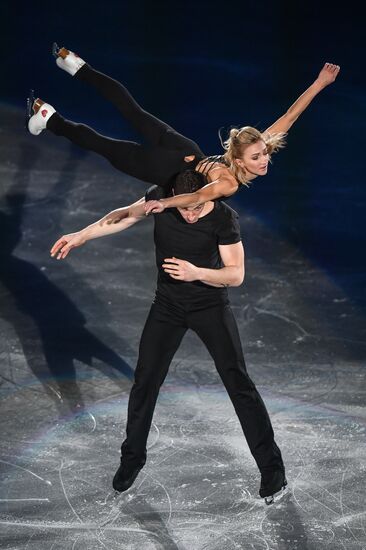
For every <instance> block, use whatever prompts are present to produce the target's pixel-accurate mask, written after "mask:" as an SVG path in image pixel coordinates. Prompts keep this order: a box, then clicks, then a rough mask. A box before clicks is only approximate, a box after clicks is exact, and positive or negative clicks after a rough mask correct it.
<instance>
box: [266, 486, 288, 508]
mask: <svg viewBox="0 0 366 550" xmlns="http://www.w3.org/2000/svg"><path fill="white" fill-rule="evenodd" d="M287 493H288V485H287V484H286V485H284V486H283V487H282V488H281V489H280V490H279V491H277V493H274V494H273V495H270V496H268V497H264V502H265V503H266V505H267V506H270V505H271V504H275V503H277V502H279V501H280V500H281V499H282V498H283V497H284V496H285V495H286V494H287Z"/></svg>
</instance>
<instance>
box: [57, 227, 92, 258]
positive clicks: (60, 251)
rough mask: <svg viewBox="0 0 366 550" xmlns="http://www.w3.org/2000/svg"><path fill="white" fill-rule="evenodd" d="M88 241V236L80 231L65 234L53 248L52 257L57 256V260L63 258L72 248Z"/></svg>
mask: <svg viewBox="0 0 366 550" xmlns="http://www.w3.org/2000/svg"><path fill="white" fill-rule="evenodd" d="M86 241H87V239H86V237H85V236H84V235H82V234H81V232H80V231H78V232H77V233H70V234H69V235H63V236H62V237H61V238H60V239H58V241H56V242H55V244H54V245H53V247H52V248H51V256H52V258H53V257H54V256H56V259H57V260H63V259H64V258H66V256H67V255H68V253H69V252H70V250H71V249H72V248H76V247H77V246H81V245H82V244H84V243H85V242H86Z"/></svg>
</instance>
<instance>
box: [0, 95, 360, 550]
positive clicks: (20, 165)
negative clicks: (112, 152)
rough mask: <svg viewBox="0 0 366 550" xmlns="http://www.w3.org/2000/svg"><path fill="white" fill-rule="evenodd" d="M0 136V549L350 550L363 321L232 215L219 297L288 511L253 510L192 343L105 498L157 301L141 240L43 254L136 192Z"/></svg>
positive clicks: (47, 149)
mask: <svg viewBox="0 0 366 550" xmlns="http://www.w3.org/2000/svg"><path fill="white" fill-rule="evenodd" d="M1 116H2V120H3V121H4V124H3V126H2V130H1V134H0V155H1V159H0V160H1V167H0V170H1V195H0V221H1V252H0V255H1V260H0V302H1V308H0V313H1V318H0V333H1V340H0V341H1V349H0V352H1V386H0V407H1V414H0V429H1V438H0V468H1V481H0V487H1V492H0V526H1V527H0V546H1V548H4V550H5V549H7V550H13V549H14V550H15V549H20V548H21V549H24V550H46V549H48V550H96V549H98V550H99V549H108V550H117V549H120V548H124V549H125V548H126V549H131V550H135V549H136V550H137V549H139V550H140V549H143V550H153V549H154V550H155V549H164V550H178V549H179V550H203V549H207V550H222V549H225V550H234V549H244V550H247V549H248V550H249V549H250V550H280V549H281V550H284V549H286V550H325V549H329V548H331V549H332V550H341V549H344V550H364V549H365V548H366V531H365V527H366V523H365V520H366V517H365V508H366V506H365V504H366V501H365V500H366V499H365V485H366V484H365V481H366V464H365V456H366V444H365V416H366V413H365V376H364V367H365V347H366V346H365V323H364V317H363V314H362V311H361V310H360V309H359V307H358V305H357V301H356V300H354V299H350V297H349V296H348V295H347V294H346V293H345V291H344V289H343V288H342V287H341V286H340V285H338V284H337V282H336V279H335V278H332V277H330V276H329V274H328V273H327V272H326V271H324V270H322V269H321V268H320V267H319V266H317V265H315V264H312V263H311V262H310V261H309V259H307V258H306V257H304V256H303V255H302V253H301V252H300V251H299V250H298V249H296V248H295V247H294V246H293V245H291V244H290V243H288V242H286V240H284V239H283V238H281V236H280V235H276V234H274V233H273V232H272V231H270V229H269V228H268V227H267V226H266V225H265V224H264V223H263V221H261V220H260V219H258V218H256V217H255V216H253V215H248V214H247V213H246V212H245V209H244V208H241V209H240V212H239V213H240V216H241V226H242V232H243V240H244V243H245V248H246V255H247V258H246V268H247V275H246V280H245V283H244V284H243V285H242V286H241V287H240V288H235V289H232V290H231V291H230V296H231V302H232V307H233V310H234V313H235V316H236V319H237V322H238V325H239V331H240V335H241V339H242V343H243V348H244V353H245V358H246V363H247V368H248V371H249V373H250V375H251V377H252V378H253V380H254V381H255V383H256V384H257V387H258V389H259V391H260V393H261V395H262V396H263V399H264V401H265V403H266V405H267V408H268V410H269V413H270V416H271V419H272V422H273V426H274V430H275V435H276V440H277V442H278V444H279V445H280V447H281V449H282V453H283V457H284V460H285V465H286V469H287V477H288V482H289V487H290V490H289V493H288V495H287V496H286V497H284V499H283V500H282V501H281V502H280V503H278V504H276V505H273V506H269V507H266V506H265V505H264V504H263V502H262V501H261V499H260V498H259V496H258V489H259V482H260V477H259V474H258V471H257V468H256V465H255V463H254V460H253V459H252V457H251V455H250V453H249V450H248V448H247V445H246V442H245V439H244V437H243V435H242V432H241V429H240V425H239V422H238V420H237V418H236V416H235V413H234V409H233V407H232V405H231V403H230V401H229V398H228V397H227V395H226V392H225V390H224V388H223V386H222V384H221V382H220V380H219V377H218V375H217V373H216V371H215V368H214V365H213V363H212V360H211V358H210V356H209V354H208V352H207V351H206V349H205V348H204V346H203V344H202V343H201V342H200V340H199V339H198V338H197V336H196V335H195V334H193V333H191V332H190V333H188V334H187V335H186V337H185V339H184V342H183V344H182V346H181V347H180V349H179V351H178V353H177V355H176V356H175V358H174V361H173V363H172V365H171V369H170V372H169V375H168V378H167V380H166V382H165V385H164V387H163V389H162V391H161V394H160V397H159V401H158V406H157V409H156V414H155V416H154V423H153V427H152V430H151V433H150V438H149V448H148V460H147V464H146V467H145V468H144V469H143V470H142V471H141V473H140V474H139V476H138V478H137V480H136V482H135V484H134V486H133V487H132V488H131V490H130V491H129V492H127V493H125V494H121V495H118V494H115V493H114V491H113V490H112V487H111V481H112V477H113V474H114V472H115V470H116V468H117V467H118V462H119V447H120V444H121V441H122V439H123V437H124V426H125V420H126V412H127V401H128V394H129V389H130V387H131V381H132V378H133V372H134V368H135V364H136V358H137V350H138V342H139V338H140V334H141V331H142V328H143V324H144V320H145V318H146V315H147V312H148V310H149V306H150V303H151V301H152V298H153V293H154V288H155V277H156V268H155V264H154V250H153V238H152V229H153V221H152V219H151V218H148V219H146V220H143V221H142V222H140V223H139V224H137V225H136V226H134V227H133V228H131V229H129V230H128V231H126V232H125V233H121V234H117V235H114V236H112V237H107V238H104V239H97V240H95V241H93V242H90V243H88V244H87V245H85V247H83V248H80V249H78V250H74V251H72V252H71V254H70V256H69V258H68V259H67V260H65V261H63V262H57V261H56V260H54V259H52V258H50V255H49V249H50V247H51V245H52V244H53V242H54V241H55V240H56V239H57V238H58V237H59V236H61V235H62V234H63V233H69V232H72V231H75V230H78V229H80V228H82V227H84V226H85V225H87V224H89V223H91V222H93V221H95V220H96V219H98V218H100V217H101V216H102V215H104V214H105V213H106V212H108V211H109V210H112V209H113V208H116V207H118V206H122V205H126V204H129V203H130V202H132V201H133V200H135V199H137V198H139V197H140V196H143V194H144V190H145V189H146V187H147V185H145V184H143V183H141V182H137V181H135V180H132V178H128V177H125V176H124V175H123V174H120V173H118V172H116V171H115V170H113V169H112V168H111V167H109V166H108V164H107V163H106V162H105V161H103V160H101V159H98V158H97V157H96V156H95V155H91V154H80V153H79V152H78V151H77V150H76V148H72V147H71V146H69V145H68V144H67V142H66V141H65V140H63V139H61V138H59V139H57V138H56V137H54V136H52V135H42V136H40V137H39V138H34V137H32V136H30V135H27V134H26V133H25V132H24V131H23V128H22V120H21V117H22V114H21V113H19V112H18V111H16V110H14V109H11V108H9V107H6V106H5V105H3V106H2V108H1ZM241 192H242V193H245V192H246V191H245V190H243V191H241ZM324 200H326V197H324ZM229 204H230V205H231V206H233V207H234V208H235V207H236V205H235V204H234V203H232V202H230V201H229ZM305 222H306V220H305ZM343 276H344V277H345V278H347V279H348V282H349V281H351V282H352V277H353V276H354V277H355V285H356V286H357V285H359V281H358V280H356V279H357V277H359V274H358V275H357V274H354V275H353V274H352V273H351V272H347V269H346V268H344V271H343Z"/></svg>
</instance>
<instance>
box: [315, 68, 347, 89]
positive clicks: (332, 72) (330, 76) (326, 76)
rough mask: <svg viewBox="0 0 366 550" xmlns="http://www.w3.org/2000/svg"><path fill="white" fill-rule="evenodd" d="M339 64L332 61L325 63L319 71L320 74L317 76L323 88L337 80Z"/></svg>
mask: <svg viewBox="0 0 366 550" xmlns="http://www.w3.org/2000/svg"><path fill="white" fill-rule="evenodd" d="M340 69H341V68H340V66H339V65H333V64H332V63H325V65H324V67H323V68H322V70H321V71H320V73H319V76H318V78H317V81H318V82H319V84H321V86H322V87H323V88H325V86H328V85H329V84H332V82H334V81H335V79H336V78H337V75H338V73H339V71H340Z"/></svg>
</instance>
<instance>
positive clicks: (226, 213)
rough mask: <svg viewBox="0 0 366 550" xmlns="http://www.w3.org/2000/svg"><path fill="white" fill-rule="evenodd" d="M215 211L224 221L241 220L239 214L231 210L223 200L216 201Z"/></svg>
mask: <svg viewBox="0 0 366 550" xmlns="http://www.w3.org/2000/svg"><path fill="white" fill-rule="evenodd" d="M215 210H216V212H217V215H218V216H220V217H221V218H222V220H223V221H225V220H227V221H230V220H237V219H238V218H239V214H238V213H237V212H236V210H234V209H233V208H231V206H229V205H228V204H227V203H226V202H224V201H222V200H221V201H215Z"/></svg>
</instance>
